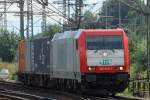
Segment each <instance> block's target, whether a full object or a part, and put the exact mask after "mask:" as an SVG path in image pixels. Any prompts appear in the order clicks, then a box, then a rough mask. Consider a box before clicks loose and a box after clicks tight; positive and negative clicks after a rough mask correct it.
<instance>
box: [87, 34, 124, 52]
mask: <svg viewBox="0 0 150 100" xmlns="http://www.w3.org/2000/svg"><path fill="white" fill-rule="evenodd" d="M86 47H87V49H88V50H101V49H122V48H123V46H122V37H121V36H88V37H87V38H86Z"/></svg>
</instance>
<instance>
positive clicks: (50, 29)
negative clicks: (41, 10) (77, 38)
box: [42, 24, 61, 38]
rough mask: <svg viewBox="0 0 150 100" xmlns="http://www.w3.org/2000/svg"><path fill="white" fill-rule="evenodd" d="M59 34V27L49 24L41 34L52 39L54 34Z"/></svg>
mask: <svg viewBox="0 0 150 100" xmlns="http://www.w3.org/2000/svg"><path fill="white" fill-rule="evenodd" d="M59 32H61V27H60V26H59V25H57V24H53V25H52V24H51V25H49V26H48V27H47V30H46V32H44V33H42V35H43V36H50V38H53V36H54V34H55V33H59Z"/></svg>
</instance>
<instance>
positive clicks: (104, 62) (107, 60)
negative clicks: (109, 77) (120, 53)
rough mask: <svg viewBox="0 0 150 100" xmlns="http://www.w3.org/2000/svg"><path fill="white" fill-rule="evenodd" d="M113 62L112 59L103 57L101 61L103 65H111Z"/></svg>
mask: <svg viewBox="0 0 150 100" xmlns="http://www.w3.org/2000/svg"><path fill="white" fill-rule="evenodd" d="M111 63H112V59H103V60H101V61H100V64H101V65H110V64H111Z"/></svg>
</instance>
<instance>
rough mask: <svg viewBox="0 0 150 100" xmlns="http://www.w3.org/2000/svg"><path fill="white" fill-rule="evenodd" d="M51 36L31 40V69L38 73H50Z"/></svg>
mask: <svg viewBox="0 0 150 100" xmlns="http://www.w3.org/2000/svg"><path fill="white" fill-rule="evenodd" d="M50 44H51V42H50V38H48V37H46V38H40V39H34V40H31V70H32V72H34V73H37V74H49V73H50Z"/></svg>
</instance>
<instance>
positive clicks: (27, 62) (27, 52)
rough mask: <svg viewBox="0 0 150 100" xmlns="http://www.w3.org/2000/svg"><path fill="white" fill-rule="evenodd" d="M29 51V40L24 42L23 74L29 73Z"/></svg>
mask: <svg viewBox="0 0 150 100" xmlns="http://www.w3.org/2000/svg"><path fill="white" fill-rule="evenodd" d="M30 50H31V43H30V40H25V72H31V59H30V55H31V54H30V52H31V51H30Z"/></svg>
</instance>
